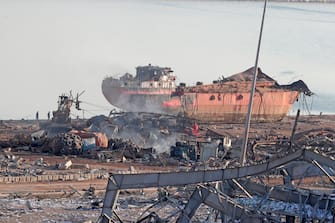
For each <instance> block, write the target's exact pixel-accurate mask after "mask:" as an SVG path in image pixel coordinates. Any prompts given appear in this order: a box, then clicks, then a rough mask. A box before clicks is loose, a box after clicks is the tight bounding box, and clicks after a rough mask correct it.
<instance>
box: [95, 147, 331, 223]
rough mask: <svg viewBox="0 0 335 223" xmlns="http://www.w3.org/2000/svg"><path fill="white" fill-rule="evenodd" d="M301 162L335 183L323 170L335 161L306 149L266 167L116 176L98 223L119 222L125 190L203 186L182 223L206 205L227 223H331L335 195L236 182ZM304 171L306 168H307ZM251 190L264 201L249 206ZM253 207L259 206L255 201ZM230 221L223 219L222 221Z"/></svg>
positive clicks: (186, 210)
mask: <svg viewBox="0 0 335 223" xmlns="http://www.w3.org/2000/svg"><path fill="white" fill-rule="evenodd" d="M296 160H303V161H307V162H309V163H312V164H314V165H315V166H316V167H318V168H320V169H321V171H322V172H324V173H325V174H326V175H327V176H328V177H329V178H330V180H331V182H332V183H333V184H335V182H334V180H333V179H332V177H331V176H330V175H329V174H328V173H327V170H326V169H325V168H323V166H327V167H329V168H331V169H335V162H334V160H335V159H334V157H330V156H325V154H320V153H318V152H315V151H311V150H307V149H301V150H298V151H296V152H293V153H290V154H288V155H285V156H284V157H281V158H277V159H274V160H269V161H267V162H264V163H261V164H257V165H250V166H241V167H236V168H227V169H217V170H202V171H188V172H167V173H141V174H112V175H111V176H110V177H109V180H108V185H107V188H106V195H105V199H104V203H103V208H102V212H101V216H100V218H99V221H100V222H101V223H105V222H114V220H113V215H114V216H115V215H116V213H115V212H114V209H115V207H116V204H117V200H118V196H119V192H120V190H126V189H143V188H150V187H166V186H174V187H176V186H183V185H190V184H195V185H196V184H198V185H197V186H196V188H195V190H194V192H193V194H192V195H191V197H190V199H189V201H188V203H187V204H186V205H185V207H184V209H183V210H182V211H181V213H180V216H179V218H178V220H177V222H179V223H184V222H185V223H186V222H190V221H191V219H192V217H193V216H194V214H195V212H196V211H197V209H198V208H199V206H200V205H201V204H202V203H203V204H206V205H208V206H210V207H211V208H213V209H216V210H218V211H220V212H221V216H222V219H223V218H224V217H223V216H225V219H226V220H225V221H227V219H230V220H239V222H263V220H264V219H267V220H270V221H272V222H281V221H280V219H281V217H283V216H286V222H294V221H295V217H299V219H300V222H306V221H305V220H306V218H309V219H313V220H315V219H318V220H319V221H320V222H330V220H332V219H333V216H332V214H333V211H334V207H335V203H334V202H335V201H334V200H332V197H331V196H330V195H322V194H313V193H311V192H309V193H307V194H304V193H303V192H302V191H299V190H296V189H294V188H293V185H292V184H291V185H290V187H291V189H288V188H286V189H285V190H283V188H281V187H266V186H264V185H261V184H257V183H252V182H249V181H245V180H244V181H240V182H238V181H237V179H241V178H246V177H250V176H257V175H261V174H265V173H267V172H270V171H273V170H275V169H278V168H280V169H282V170H285V167H286V164H289V163H290V162H292V161H296ZM321 164H322V165H321ZM295 168H296V170H295V171H298V172H299V166H296V167H295ZM301 168H305V167H303V166H302V167H301ZM300 171H303V170H300ZM286 173H287V172H286ZM294 178H295V176H294V175H291V176H290V179H291V180H293V179H294ZM215 182H221V183H225V182H233V183H234V184H235V185H237V186H238V187H239V188H240V189H242V190H243V191H244V192H245V194H246V195H247V198H243V199H232V198H230V197H229V196H228V195H227V194H225V191H224V190H220V189H215V188H214V187H213V186H208V185H209V183H215ZM242 184H243V186H242ZM248 191H252V193H254V194H258V195H263V198H261V199H258V202H256V206H255V205H250V201H247V200H248V199H249V200H250V199H254V200H255V199H256V200H257V198H256V196H252V195H250V194H249V192H248ZM269 199H271V200H273V199H276V200H279V201H284V202H295V203H296V205H297V207H298V208H295V209H298V210H296V211H293V210H292V209H289V210H285V209H283V208H279V209H278V208H273V207H272V206H273V205H272V204H271V203H269V202H278V201H270V200H269ZM297 201H299V202H297ZM251 203H252V202H251ZM253 203H254V204H255V202H253ZM277 206H278V205H277ZM293 209H294V208H293ZM320 212H322V213H320ZM119 221H121V219H119ZM225 221H224V220H222V222H225Z"/></svg>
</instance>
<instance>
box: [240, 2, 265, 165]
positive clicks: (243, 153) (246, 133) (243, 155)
mask: <svg viewBox="0 0 335 223" xmlns="http://www.w3.org/2000/svg"><path fill="white" fill-rule="evenodd" d="M266 4H267V0H264V8H263V16H262V23H261V28H260V32H259V38H258V46H257V53H256V61H255V66H254V72H253V74H254V78H253V80H252V85H251V93H250V99H249V106H248V114H247V119H246V122H245V130H244V137H243V143H242V151H241V158H240V163H241V165H242V166H243V165H244V164H245V162H246V157H247V147H248V138H249V129H250V119H251V112H252V105H253V100H254V94H255V88H256V80H257V74H258V57H259V51H260V48H261V41H262V33H263V25H264V17H265V11H266Z"/></svg>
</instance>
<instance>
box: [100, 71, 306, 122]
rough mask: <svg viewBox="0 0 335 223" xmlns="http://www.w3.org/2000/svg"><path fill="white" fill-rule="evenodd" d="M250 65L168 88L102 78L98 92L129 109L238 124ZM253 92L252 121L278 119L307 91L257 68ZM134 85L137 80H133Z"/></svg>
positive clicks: (244, 109)
mask: <svg viewBox="0 0 335 223" xmlns="http://www.w3.org/2000/svg"><path fill="white" fill-rule="evenodd" d="M251 72H252V68H250V69H248V70H246V71H244V72H242V73H239V74H236V75H233V76H231V77H229V78H226V79H224V80H223V81H222V80H221V81H216V82H215V83H213V84H208V85H203V84H202V83H201V82H199V84H197V85H196V86H190V87H186V86H185V85H182V86H178V87H171V88H161V87H159V86H158V87H157V86H156V87H154V86H152V87H147V88H145V87H136V86H135V87H134V84H132V86H129V83H128V85H127V86H125V84H124V83H125V82H124V81H120V80H119V79H115V78H106V79H105V80H104V81H103V83H102V91H103V94H104V96H105V97H106V99H107V100H108V101H109V102H110V103H111V104H112V105H114V106H116V107H118V108H121V109H123V110H126V111H132V112H154V113H168V114H175V115H177V114H179V115H184V116H186V117H188V118H191V119H195V120H199V121H204V122H212V121H219V122H225V123H242V122H244V121H245V119H246V114H247V111H248V104H249V98H250V89H251V81H250V77H251V75H252V74H251ZM259 76H260V77H259V78H258V79H259V80H258V82H257V84H256V92H255V95H254V101H253V109H252V115H251V119H252V121H262V122H267V121H278V120H281V119H283V118H284V117H285V116H286V115H287V113H288V112H289V111H290V109H291V107H292V106H293V104H294V102H295V101H296V100H297V99H298V96H299V94H300V93H302V92H303V93H306V94H310V93H311V92H310V91H309V89H308V88H307V86H306V85H305V84H304V83H303V82H302V81H298V82H296V83H293V84H291V85H279V84H277V82H275V81H274V80H273V79H272V78H270V77H269V76H267V75H265V74H264V73H262V71H261V70H260V69H259ZM136 83H137V86H138V85H139V84H138V83H139V82H136Z"/></svg>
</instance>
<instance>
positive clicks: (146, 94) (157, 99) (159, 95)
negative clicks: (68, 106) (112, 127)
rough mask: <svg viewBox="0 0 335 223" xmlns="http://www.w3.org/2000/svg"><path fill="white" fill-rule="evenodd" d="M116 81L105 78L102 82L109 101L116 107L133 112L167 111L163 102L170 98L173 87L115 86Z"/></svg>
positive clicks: (103, 90) (104, 93)
mask: <svg viewBox="0 0 335 223" xmlns="http://www.w3.org/2000/svg"><path fill="white" fill-rule="evenodd" d="M114 82H115V80H113V79H105V80H104V81H103V83H102V92H103V95H104V96H105V98H106V99H107V101H108V102H109V103H110V104H112V105H114V106H115V107H117V108H121V109H123V110H126V111H131V112H154V113H160V112H162V113H164V112H167V111H166V109H164V108H163V107H162V104H163V103H164V102H165V101H168V100H170V98H171V94H172V91H173V90H172V89H170V90H153V89H149V88H146V89H136V88H134V89H129V88H125V87H119V86H113V85H114V84H115V83H114ZM112 86H113V87H112Z"/></svg>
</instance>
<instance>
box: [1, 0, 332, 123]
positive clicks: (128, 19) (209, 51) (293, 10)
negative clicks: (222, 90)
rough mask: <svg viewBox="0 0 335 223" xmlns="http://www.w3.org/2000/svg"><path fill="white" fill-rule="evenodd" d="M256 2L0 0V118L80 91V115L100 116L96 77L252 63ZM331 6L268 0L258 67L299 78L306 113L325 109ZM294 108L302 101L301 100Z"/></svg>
mask: <svg viewBox="0 0 335 223" xmlns="http://www.w3.org/2000/svg"><path fill="white" fill-rule="evenodd" d="M262 7H263V3H261V2H231V1H227V2H226V1H192V0H188V1H173V0H169V1H167V0H166V1H161V0H147V1H140V0H133V1H131V0H95V1H93V0H86V1H85V0H66V1H65V0H57V1H56V0H54V1H50V0H49V1H48V0H31V1H25V0H15V1H13V0H0V30H1V35H0V49H1V50H0V75H1V88H0V101H1V109H0V119H8V118H33V117H34V114H35V112H36V111H37V110H38V111H39V112H40V116H41V118H44V117H46V114H47V111H49V110H55V109H56V106H57V104H56V103H57V97H58V95H59V94H61V93H67V92H69V91H70V90H72V91H73V92H80V91H82V90H86V92H85V93H84V95H83V96H82V98H81V99H82V100H83V101H84V103H83V104H82V107H83V108H84V109H86V110H87V111H86V112H85V114H86V116H90V115H94V114H99V113H103V114H108V111H107V110H108V109H110V108H111V106H110V105H109V104H108V103H107V101H106V100H105V99H104V97H103V95H102V93H101V81H102V79H103V78H104V77H105V76H106V75H115V74H121V73H123V72H130V73H134V72H135V69H134V68H135V66H137V65H144V64H148V63H151V64H154V65H161V66H170V67H172V68H173V69H174V70H175V73H176V74H177V75H178V78H179V79H178V80H179V81H182V82H186V83H188V84H192V83H195V82H196V81H203V82H205V83H206V82H207V83H208V82H211V81H212V80H214V79H217V78H218V77H219V76H221V75H224V76H228V75H231V74H234V73H238V72H241V71H243V70H245V69H247V68H249V67H251V66H253V65H254V61H255V54H256V45H257V41H258V40H257V38H258V32H259V26H260V19H261V13H262ZM334 40H335V4H314V3H313V4H311V3H309V4H306V3H272V2H270V3H269V5H268V9H267V15H266V20H265V26H264V33H263V42H262V47H261V54H260V60H259V65H260V67H261V68H262V70H263V71H264V72H265V73H267V74H269V75H270V76H272V77H273V78H275V79H276V80H278V82H279V83H281V84H286V83H290V82H292V81H296V80H298V79H303V80H304V81H305V82H306V83H307V85H308V86H309V87H310V89H311V90H312V91H313V92H315V93H316V96H314V97H313V99H312V100H308V101H307V103H308V106H312V107H310V110H312V111H313V112H319V111H323V112H330V113H335V106H334V104H335V99H334V98H335V96H334V95H335V92H334V90H333V85H334V84H335V75H334V70H335V69H334V61H335V53H334V52H335V41H334ZM297 106H298V107H299V106H300V107H301V108H303V107H302V106H303V105H301V103H298V104H297Z"/></svg>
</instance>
